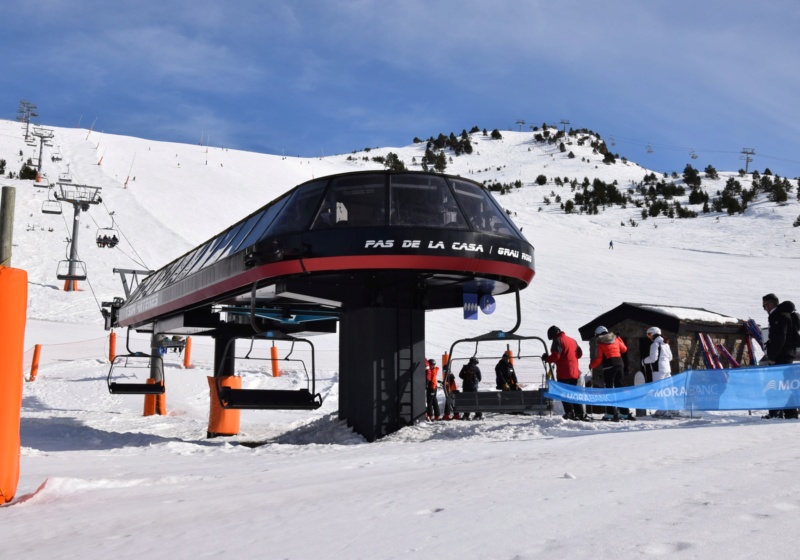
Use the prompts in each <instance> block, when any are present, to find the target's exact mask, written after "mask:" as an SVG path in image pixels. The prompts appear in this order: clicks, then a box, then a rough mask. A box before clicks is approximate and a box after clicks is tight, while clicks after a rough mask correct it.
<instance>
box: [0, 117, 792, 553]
mask: <svg viewBox="0 0 800 560" xmlns="http://www.w3.org/2000/svg"><path fill="white" fill-rule="evenodd" d="M54 130H55V138H54V146H53V147H52V149H56V148H58V150H59V151H60V153H61V154H62V155H63V160H62V161H60V162H53V161H51V159H50V157H49V154H48V151H47V149H46V151H45V158H44V168H43V171H44V172H45V173H46V175H47V178H48V179H49V180H54V179H55V178H57V177H58V175H59V174H60V173H63V172H66V171H67V165H69V171H70V173H71V174H72V175H73V177H74V178H75V180H77V181H79V182H82V183H86V184H90V185H92V186H99V187H102V189H103V190H102V196H103V202H104V203H103V205H99V206H96V207H92V208H91V209H90V210H89V212H85V213H83V214H82V215H81V223H82V224H83V225H82V230H81V234H80V236H79V240H78V243H79V250H80V256H81V258H82V259H83V260H84V261H86V263H87V268H88V271H89V281H88V282H86V283H82V284H81V290H82V291H80V292H77V293H66V292H64V291H63V290H62V289H61V288H62V286H61V285H60V284H61V283H60V282H58V281H57V280H56V279H55V269H56V266H57V263H58V261H59V260H61V259H63V258H65V243H64V239H65V238H66V237H67V236H68V235H70V234H71V227H70V226H71V219H72V213H71V209H66V208H65V212H64V214H62V215H61V216H52V215H43V214H41V212H40V209H41V206H42V202H43V201H44V200H45V197H46V189H42V188H37V187H35V186H34V185H33V184H32V182H30V181H19V180H15V179H8V178H5V177H4V178H2V179H0V183H1V184H2V185H12V186H16V188H17V190H16V198H17V206H16V223H15V230H14V253H13V257H12V258H13V262H12V264H13V266H15V267H17V268H24V269H26V270H27V271H28V274H29V294H30V297H29V300H30V301H29V325H28V333H27V337H26V348H30V347H32V346H33V344H35V343H43V344H45V348H44V350H43V366H42V368H41V370H40V373H39V378H38V380H37V381H36V382H34V383H27V384H26V385H25V393H24V402H23V420H22V441H23V453H22V476H21V480H20V487H19V490H18V494H17V499H16V500H15V502H14V503H12V504H11V506H10V507H6V508H2V509H0V518H1V519H0V537H3V538H2V542H3V543H4V549H3V554H2V556H3V557H5V556H6V555H8V557H10V558H12V557H13V558H22V557H25V558H51V557H59V558H77V557H81V558H85V557H87V556H88V557H90V558H107V557H115V558H129V557H140V556H141V555H142V554H148V555H155V556H157V557H170V556H171V557H187V556H196V555H216V556H221V557H237V558H238V557H265V558H348V559H349V558H412V557H418V556H420V555H425V556H429V555H430V556H432V557H436V558H462V559H463V558H541V557H544V556H554V555H559V556H562V555H563V556H569V557H571V558H614V559H619V558H647V557H652V556H663V555H674V556H685V557H703V558H719V557H722V556H728V555H730V554H731V553H733V554H734V556H737V557H753V556H756V555H760V554H763V553H769V554H778V555H782V556H785V555H788V554H792V553H793V552H794V550H795V548H796V543H795V541H794V537H792V535H793V534H794V532H793V527H794V525H795V523H796V518H797V515H798V511H800V496H799V495H798V493H797V492H796V490H795V487H796V485H795V484H794V482H793V480H794V476H795V470H796V469H794V467H793V466H792V465H794V463H795V461H796V458H797V457H798V455H800V446H799V445H798V444H797V441H800V438H798V435H800V423H798V422H783V423H768V422H765V421H762V420H761V419H760V417H759V414H758V411H756V413H755V414H754V415H752V416H751V415H748V414H747V412H742V413H725V414H722V413H719V414H714V413H707V414H705V415H704V416H703V418H699V419H682V420H663V421H657V420H652V419H645V420H642V421H639V422H635V423H625V424H611V423H600V422H597V423H594V424H584V423H574V422H568V421H565V420H562V419H561V418H560V417H558V416H553V417H527V416H525V417H517V416H502V415H497V416H490V417H489V418H488V419H487V420H486V421H484V422H482V423H474V422H471V423H466V422H447V423H445V422H441V423H431V424H421V425H418V426H414V427H411V428H406V429H403V430H401V431H400V432H398V433H396V434H393V435H391V436H389V437H387V438H385V439H384V440H382V441H380V442H378V443H375V444H366V443H364V442H363V440H362V439H361V438H360V437H359V436H356V435H354V434H353V433H352V432H351V431H350V430H349V429H348V428H347V427H346V426H344V425H342V424H340V423H339V422H337V421H336V415H335V410H336V397H337V393H338V385H337V372H336V369H337V363H338V361H337V353H336V349H337V347H336V336H335V335H328V336H323V337H319V338H318V339H315V340H314V343H315V345H316V347H317V349H318V356H317V358H318V368H319V372H318V373H319V383H320V386H319V390H320V391H322V392H323V394H324V395H325V397H326V401H325V404H324V406H323V408H322V409H320V410H319V411H315V412H312V413H309V412H296V411H284V412H269V411H245V412H243V413H242V432H241V434H240V435H239V436H235V437H232V438H221V439H216V440H207V439H205V430H206V426H207V414H208V388H207V383H206V379H205V378H206V376H208V375H211V374H212V373H213V372H212V371H211V363H212V362H211V358H212V348H211V346H210V341H205V340H203V339H202V338H200V337H198V338H196V339H195V354H194V356H195V358H194V362H195V365H196V367H195V368H194V369H191V370H185V369H183V368H182V366H181V363H180V360H179V358H178V357H177V356H176V355H173V354H169V355H168V356H167V370H166V375H167V380H168V386H169V389H168V411H169V414H168V415H167V416H164V417H142V415H141V413H142V399H141V397H123V396H111V395H109V394H108V392H107V390H106V385H105V378H106V374H107V373H108V365H107V363H106V361H105V360H104V355H105V352H106V351H107V348H106V339H105V333H104V332H103V331H102V328H101V317H100V313H99V310H98V302H100V301H103V300H107V299H110V298H111V297H114V296H121V295H122V286H121V284H120V281H119V279H118V277H117V276H115V275H114V274H112V272H111V270H112V268H114V267H118V268H140V267H148V268H158V267H160V266H163V265H164V264H166V263H168V262H169V261H171V260H172V259H174V258H176V257H178V256H180V255H181V254H183V253H184V252H186V251H188V250H189V249H191V248H193V247H194V246H196V245H197V244H198V243H200V242H202V241H203V240H205V239H207V238H208V237H210V236H212V235H214V234H216V233H217V232H219V231H221V230H223V229H224V228H226V227H227V226H229V225H230V224H231V223H233V222H234V221H236V220H238V219H240V218H242V217H244V216H245V215H247V214H249V213H250V212H252V211H253V210H255V209H257V208H259V207H261V206H263V205H264V204H266V203H267V202H268V201H270V200H272V199H273V198H275V197H276V196H277V195H279V194H280V193H282V192H284V191H285V190H287V189H289V188H291V187H293V186H294V185H296V184H298V183H300V182H303V181H306V180H308V179H311V178H314V177H319V176H322V175H325V174H330V173H336V172H342V171H350V170H357V169H378V168H381V165H380V164H378V163H375V162H374V161H372V160H371V158H372V157H375V156H378V155H384V156H385V155H386V154H388V153H389V152H394V153H396V154H398V155H399V156H400V158H401V159H402V160H403V161H404V162H406V165H408V166H410V167H411V166H413V164H412V158H416V160H417V164H416V165H417V166H418V165H419V161H420V160H421V157H422V155H423V153H424V149H425V146H424V144H421V145H420V144H417V145H411V146H405V147H396V148H374V149H372V150H370V151H369V152H363V151H359V152H356V153H354V154H345V155H338V156H328V157H325V158H311V159H298V158H282V157H280V156H271V155H264V154H255V153H244V152H235V151H229V150H226V149H224V147H208V148H206V147H205V146H195V145H180V144H171V143H160V142H153V141H149V140H143V139H137V138H129V137H121V136H112V135H106V134H101V133H98V132H91V133H89V131H87V130H85V129H62V128H56V129H54ZM434 134H435V133H434ZM503 135H504V138H503V139H502V140H497V141H493V140H489V139H488V138H485V137H483V136H482V135H480V134H478V135H475V136H473V146H474V149H475V151H474V153H473V154H472V155H469V156H467V155H462V156H459V157H453V162H452V163H451V164H449V165H448V169H447V172H448V173H454V174H460V175H463V176H467V177H471V178H473V179H476V180H478V181H499V182H504V183H511V182H514V181H517V180H520V181H521V182H522V183H523V187H522V188H520V189H514V190H513V191H512V192H511V193H509V194H506V195H500V196H498V200H499V201H500V203H501V204H502V205H503V206H504V207H505V208H507V209H508V210H509V211H511V212H512V213H513V218H514V220H515V221H516V222H517V223H518V225H520V226H521V227H523V228H524V231H523V233H524V234H525V235H526V236H527V237H528V239H529V240H530V241H531V242H532V243H533V245H534V246H535V248H536V254H535V259H536V260H535V265H536V272H537V273H536V277H535V278H534V280H533V282H532V284H531V286H530V287H529V288H528V289H526V290H524V291H523V292H522V294H521V296H522V302H523V326H522V328H521V329H520V330H521V332H525V333H530V334H537V335H540V336H543V334H544V332H545V330H546V328H547V327H548V326H549V325H551V324H558V325H559V326H561V328H562V329H564V330H566V331H567V332H568V333H569V334H572V335H575V336H577V328H578V327H579V326H581V325H583V324H585V323H586V322H588V321H590V320H591V319H593V318H594V317H595V316H597V315H599V314H600V313H602V312H605V311H607V310H608V309H611V308H612V307H615V306H616V305H618V304H619V303H621V302H623V301H634V302H646V303H653V304H663V305H684V306H690V307H704V308H706V309H709V310H711V311H715V312H719V313H723V314H726V315H731V316H735V317H741V318H747V317H754V318H756V319H757V320H759V321H761V322H762V323H763V322H764V319H765V318H764V315H763V311H762V309H761V307H760V303H761V296H762V295H763V294H764V293H766V292H770V291H774V292H775V293H777V294H778V295H779V296H780V297H781V298H785V299H794V300H795V301H797V300H798V299H800V295H798V294H797V291H796V290H797V288H796V278H797V277H798V273H800V260H799V259H798V256H800V252H798V250H797V243H796V241H795V239H796V237H797V235H796V232H798V230H797V229H795V228H794V227H792V222H793V221H794V219H795V218H796V216H797V215H798V214H800V205H798V203H797V199H796V197H795V195H796V190H797V187H796V186H795V190H794V191H793V192H792V193H790V202H789V203H788V204H786V205H783V206H779V205H776V204H774V203H771V202H768V201H766V200H764V199H763V198H762V199H759V200H758V201H756V202H755V203H753V204H751V206H750V208H749V209H748V210H747V211H746V213H745V214H744V215H743V216H738V215H737V216H731V217H729V216H727V215H719V214H711V215H701V216H700V217H698V218H696V219H688V220H677V219H676V220H674V221H673V220H670V219H668V218H663V217H661V218H656V219H647V220H644V221H642V220H641V218H640V215H639V214H640V211H641V210H640V209H638V208H633V207H629V208H625V209H622V208H619V207H614V208H610V209H608V210H606V211H605V212H601V213H599V214H597V215H591V216H589V215H570V216H566V215H564V214H563V213H562V212H561V211H560V209H558V207H557V205H555V204H551V205H545V204H544V203H543V198H544V197H545V196H548V197H551V192H554V193H555V194H560V195H561V196H562V198H563V199H564V200H566V199H567V198H569V197H571V196H573V194H572V193H571V190H570V187H569V186H564V187H559V186H556V185H555V184H553V183H552V178H553V177H556V176H558V177H568V178H570V179H573V178H576V179H578V181H582V180H583V178H584V177H587V178H588V179H589V180H590V181H591V180H593V179H594V178H595V177H597V178H600V179H602V180H604V181H606V182H612V181H614V180H617V182H618V184H619V185H620V186H621V187H623V186H625V185H627V184H629V183H630V181H636V182H638V181H640V180H641V179H642V177H643V176H644V174H646V173H648V172H649V171H648V170H645V169H644V168H642V167H639V166H638V165H636V164H634V163H628V164H624V163H622V162H618V163H617V164H615V165H611V166H607V165H604V164H602V163H601V161H600V156H599V155H597V154H593V153H592V150H591V148H589V147H586V146H577V145H575V146H570V149H571V150H573V151H574V152H575V155H576V156H577V157H576V158H574V159H568V158H566V156H565V155H564V154H561V153H560V152H557V151H555V150H554V148H553V147H552V146H548V145H541V144H537V143H535V142H533V138H532V134H530V133H522V132H504V133H503ZM20 150H22V151H23V156H22V159H23V160H24V159H27V158H28V157H31V156H32V155H33V153H32V151H31V150H32V148H31V147H29V146H27V145H26V144H25V143H24V141H23V140H22V134H21V131H20V127H19V124H18V123H13V122H8V121H0V158H3V159H6V160H7V162H8V170H11V171H14V172H15V173H16V171H17V170H18V168H19V166H20V165H21V163H22V160H21V159H20V156H19V151H20ZM364 157H367V161H364V159H363V158H364ZM101 158H102V162H101V164H100V165H98V162H100V161H101ZM677 171H679V172H680V171H681V170H677ZM539 174H545V175H546V176H547V177H548V178H549V179H550V181H549V182H548V184H546V185H544V186H542V187H540V186H535V185H534V181H535V179H536V177H537V176H538V175H539ZM129 175H130V179H129V180H128V185H127V188H124V184H125V181H126V179H127V178H128V177H129ZM720 176H721V178H720V179H719V180H718V181H714V182H711V181H707V180H704V185H705V186H706V188H708V189H709V191H715V190H717V189H721V188H722V186H723V185H724V181H725V179H726V177H727V176H729V174H727V175H726V174H725V173H722V172H721V173H720ZM133 177H135V180H133ZM717 184H718V185H719V186H716V185H717ZM795 185H796V183H795ZM551 198H553V197H551ZM540 209H541V210H540ZM111 212H113V220H114V224H115V226H116V227H118V228H119V231H120V232H121V233H123V234H124V238H123V241H122V242H121V244H120V246H119V248H118V249H114V250H109V249H99V248H97V247H96V245H95V243H94V235H95V233H96V232H97V230H98V229H99V228H102V227H108V226H110V225H111V220H112V218H111V217H110V213H111ZM631 218H633V219H634V220H635V221H636V222H638V224H639V225H638V227H630V225H626V226H621V225H620V223H621V222H624V223H626V224H629V220H630V219H631ZM717 218H719V219H717ZM50 228H52V229H53V231H52V232H51V231H49V229H50ZM610 240H613V241H614V245H615V249H614V250H613V251H612V250H609V249H608V243H609V241H610ZM498 300H499V301H498V304H499V305H498V307H499V308H498V311H497V312H496V313H495V314H494V315H492V316H481V317H480V319H479V321H474V322H466V321H463V320H462V319H461V311H460V310H447V311H442V312H436V313H430V314H428V316H427V335H428V338H427V352H428V354H429V355H431V356H438V355H440V354H441V353H442V352H443V351H444V350H445V349H447V348H448V347H449V346H450V344H451V343H452V342H453V340H455V339H456V338H461V337H464V336H469V335H471V334H477V333H480V332H486V331H489V330H493V329H508V328H510V327H511V326H513V324H514V322H515V320H516V317H515V311H514V306H513V299H512V298H511V297H509V296H505V297H501V298H498ZM120 334H121V333H120ZM133 341H134V345H139V346H137V348H141V345H143V344H145V343H146V338H142V336H141V335H138V336H136V335H134V337H133ZM59 343H63V344H59ZM482 365H483V364H482ZM586 365H587V364H585V363H584V364H583V366H584V368H585V367H586ZM491 368H492V364H485V371H486V372H490V371H491ZM265 370H266V368H264V367H262V366H258V365H250V364H248V366H247V368H246V369H245V370H244V371H242V373H243V374H244V376H245V382H246V383H248V384H251V385H256V384H261V383H264V382H265V381H264V379H265V378H266V379H267V382H270V383H273V385H272V386H274V383H281V384H285V385H286V386H291V385H292V384H296V383H298V382H300V381H302V373H301V372H300V371H287V372H286V375H285V376H283V377H281V378H280V379H269V378H268V377H267V376H264V375H263V373H264V371H265ZM486 377H491V375H487V376H486ZM252 441H259V442H263V441H267V442H269V444H268V445H265V446H262V447H257V448H254V449H251V448H249V447H246V446H243V445H240V443H242V442H252ZM37 489H38V490H37ZM211 535H214V537H211V538H209V537H210V536H211Z"/></svg>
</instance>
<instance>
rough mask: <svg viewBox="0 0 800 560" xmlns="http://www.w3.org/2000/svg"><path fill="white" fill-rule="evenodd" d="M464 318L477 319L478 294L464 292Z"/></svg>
mask: <svg viewBox="0 0 800 560" xmlns="http://www.w3.org/2000/svg"><path fill="white" fill-rule="evenodd" d="M464 319H466V320H468V321H477V320H478V294H467V293H465V294H464Z"/></svg>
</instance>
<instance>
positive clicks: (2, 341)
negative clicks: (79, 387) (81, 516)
mask: <svg viewBox="0 0 800 560" xmlns="http://www.w3.org/2000/svg"><path fill="white" fill-rule="evenodd" d="M0 309H2V310H3V320H2V321H0V356H3V359H2V360H0V504H5V503H7V502H10V501H11V500H13V499H14V495H15V494H16V493H17V485H18V484H19V456H20V436H19V425H20V412H21V410H22V375H20V374H21V372H22V368H23V356H24V355H25V349H24V347H23V346H24V343H25V315H26V313H27V310H28V273H27V272H25V271H24V270H20V269H16V268H10V267H6V266H0Z"/></svg>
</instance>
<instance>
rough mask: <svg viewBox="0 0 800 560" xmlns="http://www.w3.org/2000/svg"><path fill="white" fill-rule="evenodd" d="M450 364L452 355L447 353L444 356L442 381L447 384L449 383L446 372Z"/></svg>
mask: <svg viewBox="0 0 800 560" xmlns="http://www.w3.org/2000/svg"><path fill="white" fill-rule="evenodd" d="M449 363H450V354H448V353H447V352H445V353H444V354H442V381H444V382H445V383H446V382H447V379H446V378H445V374H444V370H446V369H447V364H449ZM450 373H452V372H450Z"/></svg>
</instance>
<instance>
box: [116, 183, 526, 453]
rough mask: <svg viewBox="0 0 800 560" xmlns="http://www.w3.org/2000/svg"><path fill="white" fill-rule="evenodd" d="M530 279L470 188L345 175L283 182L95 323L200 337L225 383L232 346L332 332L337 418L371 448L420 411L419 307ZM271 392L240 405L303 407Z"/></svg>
mask: <svg viewBox="0 0 800 560" xmlns="http://www.w3.org/2000/svg"><path fill="white" fill-rule="evenodd" d="M533 276H534V260H533V247H532V246H531V244H530V243H529V242H528V241H527V240H526V239H525V237H524V236H523V235H522V233H521V232H520V230H519V229H518V228H517V227H516V226H515V225H514V223H513V222H512V221H511V220H510V218H509V217H508V215H507V214H506V212H504V211H503V209H502V208H501V207H500V206H499V204H498V203H497V202H496V201H495V199H494V198H493V197H492V196H491V194H490V193H489V192H488V191H487V190H486V189H485V188H484V187H483V186H481V185H480V184H478V183H475V182H473V181H469V180H466V179H462V178H460V177H454V176H447V175H439V174H432V173H419V172H400V173H395V172H388V171H387V172H373V171H369V172H358V173H348V174H341V175H333V176H329V177H323V178H320V179H315V180H312V181H309V182H306V183H303V184H301V185H299V186H297V187H295V188H294V189H292V190H290V191H289V192H287V193H285V194H284V195H283V196H281V197H279V198H278V199H276V200H274V201H272V202H270V203H269V204H267V205H266V206H264V207H263V208H260V209H259V210H257V211H255V212H254V213H252V214H251V215H249V216H247V217H246V218H244V219H243V220H241V221H239V222H237V223H236V224H234V225H232V226H231V227H229V228H228V229H226V230H225V231H223V232H221V233H220V234H219V235H216V236H214V237H213V238H211V239H209V240H208V241H206V242H204V243H202V244H201V245H199V246H198V247H197V248H195V249H193V250H192V251H189V252H188V253H186V254H185V255H182V256H180V257H179V258H177V259H175V260H174V261H172V262H171V263H169V264H167V265H166V266H164V267H163V268H161V269H160V270H158V271H156V272H154V273H153V274H151V275H149V276H148V277H147V278H145V279H144V280H142V282H141V283H140V284H139V286H138V287H137V289H136V290H135V291H134V292H133V293H132V294H131V295H130V297H129V298H128V300H127V301H122V300H118V301H115V302H114V304H113V305H112V306H111V311H110V312H109V313H108V315H107V327H109V328H110V327H130V328H134V329H137V330H141V331H150V332H152V333H153V334H154V335H156V334H158V335H161V334H163V335H167V334H179V335H185V334H196V335H207V336H212V337H213V338H214V340H215V358H214V376H215V377H218V378H224V377H228V376H232V375H234V374H235V371H233V369H234V359H233V358H234V357H233V356H231V355H230V354H229V353H227V352H226V348H227V347H229V342H230V341H231V340H234V339H237V338H251V337H254V336H255V337H263V338H266V339H269V338H273V339H274V338H281V337H285V336H287V335H288V336H295V337H297V336H304V335H309V334H314V333H332V332H336V328H337V323H338V330H339V378H340V395H339V417H340V419H343V420H346V421H347V422H348V424H349V425H350V426H352V427H353V429H354V430H355V431H356V432H358V433H360V434H362V435H363V436H364V437H366V438H367V440H369V441H373V440H375V439H377V438H380V437H382V436H384V435H386V434H389V433H391V432H394V431H396V430H398V429H400V428H401V427H403V426H407V425H410V424H413V423H414V422H416V421H417V420H419V419H420V418H422V417H423V416H424V414H425V404H426V403H425V364H424V361H425V355H424V352H425V315H424V314H425V311H426V310H433V309H444V308H454V307H461V306H463V305H465V302H467V301H470V302H472V301H474V298H475V297H481V296H484V295H499V294H505V293H509V292H513V291H517V290H522V289H524V288H525V287H527V286H528V284H529V283H530V282H531V280H532V279H533ZM262 397H263V398H262ZM273 397H275V395H270V394H269V391H264V392H262V394H261V395H259V396H258V397H257V398H254V399H248V402H249V403H250V405H252V406H249V407H251V408H279V407H281V402H280V401H283V402H286V403H287V404H292V403H293V404H294V406H293V407H294V408H303V407H304V406H303V403H302V402H298V401H297V399H290V400H291V403H288V401H284V399H283V398H277V400H276V399H275V398H273ZM212 398H214V396H213V395H212ZM303 398H305V397H303ZM312 398H313V395H312ZM259 400H261V402H260V405H261V406H259V402H258V401H259ZM229 404H230V403H229ZM307 404H308V408H313V407H314V405H313V404H312V403H311V402H309V403H307ZM317 406H318V405H317ZM234 407H235V405H234Z"/></svg>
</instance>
